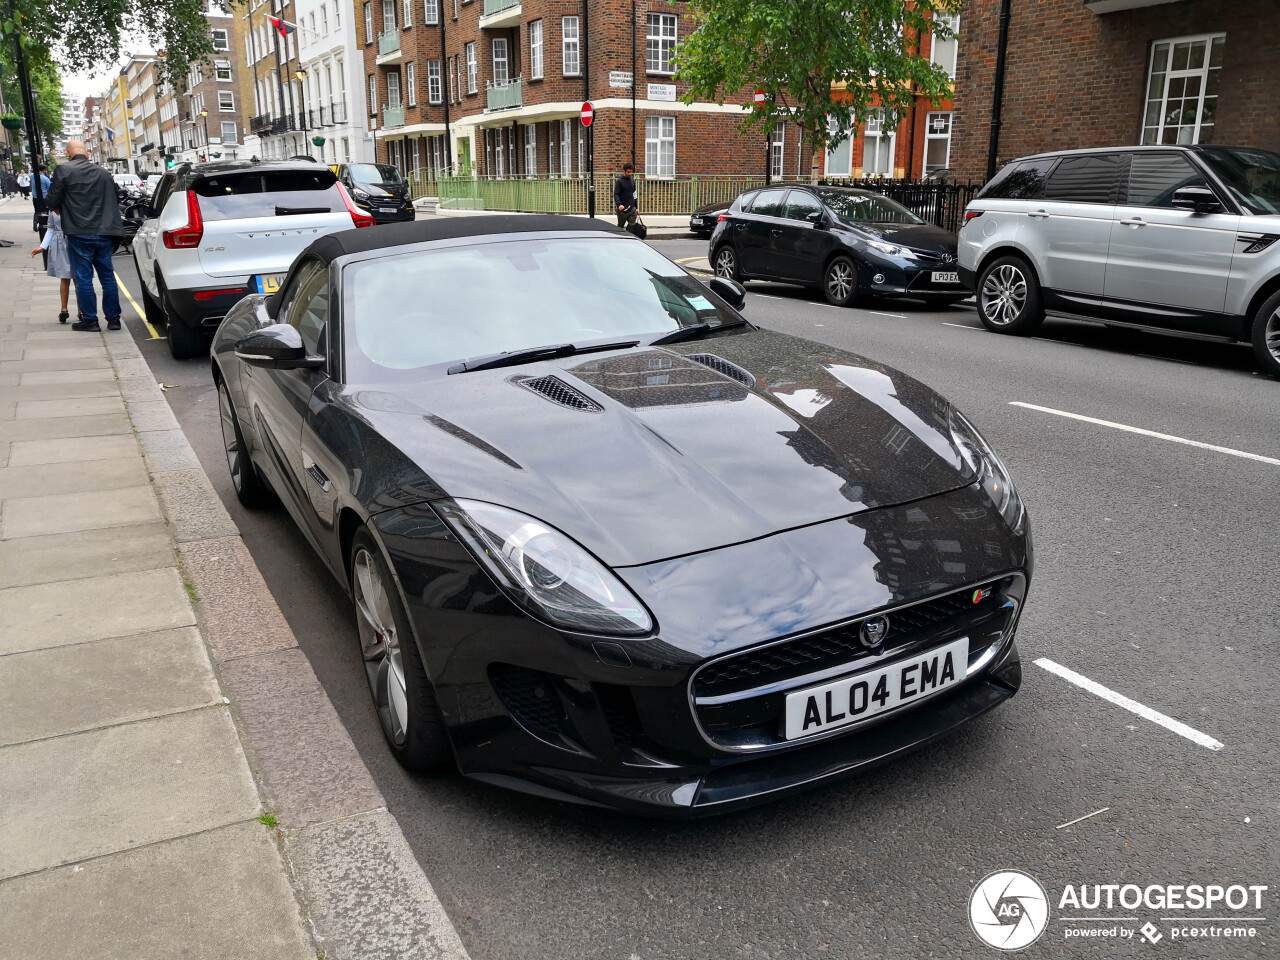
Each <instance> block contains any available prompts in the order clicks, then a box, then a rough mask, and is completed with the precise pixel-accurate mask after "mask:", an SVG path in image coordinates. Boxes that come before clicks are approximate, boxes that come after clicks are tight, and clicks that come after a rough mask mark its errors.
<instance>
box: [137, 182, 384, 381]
mask: <svg viewBox="0 0 1280 960" xmlns="http://www.w3.org/2000/svg"><path fill="white" fill-rule="evenodd" d="M147 217H148V218H147V220H146V221H145V222H144V223H143V225H142V226H141V227H139V228H138V233H137V236H136V237H134V240H133V259H134V263H135V265H136V266H137V268H138V276H139V277H140V278H141V280H142V299H143V302H144V305H145V307H146V312H147V319H148V320H149V321H151V322H152V323H160V322H163V323H164V324H165V333H166V337H167V338H168V341H169V350H170V351H171V352H172V353H173V355H174V356H175V357H178V358H180V359H181V358H186V357H193V356H196V355H198V354H200V353H201V352H203V351H204V350H206V349H208V346H209V341H210V340H211V339H212V337H213V333H214V331H215V330H217V329H218V324H219V323H221V322H222V318H223V317H224V316H225V315H226V313H227V311H228V310H230V309H231V307H233V306H234V305H235V304H236V303H237V302H238V301H239V300H240V298H241V297H244V296H246V295H248V294H251V293H271V292H274V291H275V290H276V289H278V287H279V284H280V282H281V281H282V280H283V279H284V275H285V273H286V272H287V271H288V269H289V266H290V264H292V263H293V259H294V257H296V256H297V255H298V254H299V253H300V252H301V251H302V250H303V248H304V247H306V246H307V244H309V243H311V241H312V240H314V239H316V238H317V237H319V236H323V235H324V234H327V233H335V232H337V231H339V230H349V229H351V228H352V227H353V226H356V227H371V226H373V225H374V219H373V217H371V216H369V215H368V214H366V213H364V212H362V211H360V210H358V209H356V207H355V205H354V204H353V203H352V202H351V197H350V196H349V195H348V194H347V192H346V190H345V189H343V187H342V185H341V184H340V183H338V180H337V177H336V176H334V173H333V171H332V170H330V169H329V168H328V167H326V166H324V165H323V164H319V163H312V162H308V161H305V160H295V161H276V162H272V161H258V160H235V161H226V162H221V163H205V164H199V165H183V166H181V167H178V168H177V169H176V170H174V171H172V172H170V173H167V174H165V175H164V176H163V177H161V179H160V182H159V183H158V184H156V189H155V193H154V194H153V195H152V202H151V206H150V209H149V210H148V211H147Z"/></svg>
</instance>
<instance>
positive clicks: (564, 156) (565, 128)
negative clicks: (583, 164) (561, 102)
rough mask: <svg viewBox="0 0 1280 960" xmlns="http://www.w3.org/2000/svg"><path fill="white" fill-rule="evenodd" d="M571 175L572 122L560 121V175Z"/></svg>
mask: <svg viewBox="0 0 1280 960" xmlns="http://www.w3.org/2000/svg"><path fill="white" fill-rule="evenodd" d="M571 173H573V121H572V120H561V121H560V175H561V176H565V177H567V176H569V174H571Z"/></svg>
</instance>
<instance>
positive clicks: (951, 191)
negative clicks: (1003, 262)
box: [820, 177, 982, 233]
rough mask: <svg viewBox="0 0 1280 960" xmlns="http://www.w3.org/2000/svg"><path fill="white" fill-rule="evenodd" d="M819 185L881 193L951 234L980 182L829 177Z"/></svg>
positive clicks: (960, 220)
mask: <svg viewBox="0 0 1280 960" xmlns="http://www.w3.org/2000/svg"><path fill="white" fill-rule="evenodd" d="M820 182H821V183H822V184H825V185H828V186H833V187H857V188H859V189H861V190H874V191H875V192H876V193H882V194H884V195H885V196H886V197H888V198H889V199H890V200H896V201H897V202H898V203H900V204H902V205H903V206H904V207H906V208H907V209H908V210H910V211H911V212H912V213H914V214H915V215H916V216H917V217H920V218H921V219H922V220H928V221H929V222H930V223H932V224H936V225H937V226H939V227H942V228H943V229H944V230H950V231H951V232H952V233H959V232H960V226H961V223H962V218H963V216H964V208H965V207H966V206H967V205H968V203H969V201H970V200H972V199H973V198H974V197H976V196H977V195H978V191H979V190H981V189H982V184H981V183H975V182H973V181H972V180H969V181H966V182H965V183H959V182H957V181H947V180H905V179H904V180H890V179H887V178H879V177H874V178H869V179H865V180H852V179H848V178H833V179H830V180H822V181H820Z"/></svg>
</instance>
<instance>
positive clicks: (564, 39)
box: [560, 16, 582, 77]
mask: <svg viewBox="0 0 1280 960" xmlns="http://www.w3.org/2000/svg"><path fill="white" fill-rule="evenodd" d="M571 33H572V36H571V35H570V34H571ZM578 37H579V33H578V18H577V17H576V16H575V17H561V18H560V71H561V73H562V74H563V75H564V76H566V77H579V76H581V75H582V57H581V56H580V53H581V51H582V48H581V47H580V46H579V41H578Z"/></svg>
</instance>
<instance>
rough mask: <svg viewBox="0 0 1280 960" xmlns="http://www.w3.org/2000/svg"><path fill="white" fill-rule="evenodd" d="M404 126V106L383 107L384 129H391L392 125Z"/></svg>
mask: <svg viewBox="0 0 1280 960" xmlns="http://www.w3.org/2000/svg"><path fill="white" fill-rule="evenodd" d="M403 126H404V107H383V108H382V129H383V130H389V129H391V128H392V127H403Z"/></svg>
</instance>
